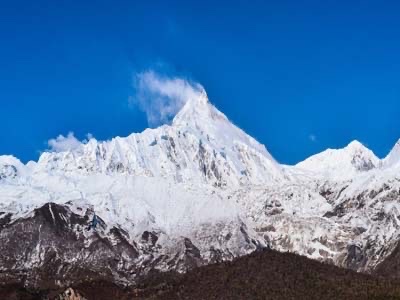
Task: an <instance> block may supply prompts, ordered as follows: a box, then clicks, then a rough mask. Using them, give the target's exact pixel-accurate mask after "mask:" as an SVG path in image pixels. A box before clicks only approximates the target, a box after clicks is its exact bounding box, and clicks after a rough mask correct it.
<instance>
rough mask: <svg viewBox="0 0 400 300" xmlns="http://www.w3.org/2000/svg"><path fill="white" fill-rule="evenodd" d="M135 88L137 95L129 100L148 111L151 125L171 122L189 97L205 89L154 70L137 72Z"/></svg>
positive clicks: (196, 95) (148, 119)
mask: <svg viewBox="0 0 400 300" xmlns="http://www.w3.org/2000/svg"><path fill="white" fill-rule="evenodd" d="M134 88H135V95H134V96H133V97H131V98H130V99H129V102H130V104H131V105H138V106H139V107H140V109H141V110H143V111H144V112H145V113H146V116H147V121H148V123H149V125H150V126H151V127H154V126H158V125H160V124H165V123H169V122H170V121H171V119H172V118H173V117H174V116H175V115H176V113H177V112H178V111H179V110H180V109H181V108H182V107H183V105H184V104H185V103H186V102H187V101H188V100H189V99H191V98H194V97H198V96H199V94H200V93H201V92H202V91H204V89H203V87H202V86H201V85H200V84H198V83H194V82H191V81H189V80H187V79H184V78H181V77H169V76H165V75H161V74H159V73H156V72H155V71H152V70H150V71H146V72H141V73H138V74H136V76H135V78H134Z"/></svg>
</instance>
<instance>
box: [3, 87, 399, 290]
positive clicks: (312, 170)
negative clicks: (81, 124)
mask: <svg viewBox="0 0 400 300" xmlns="http://www.w3.org/2000/svg"><path fill="white" fill-rule="evenodd" d="M399 149H400V147H399V144H397V145H396V146H395V148H394V149H393V150H392V152H391V153H390V154H389V155H388V157H387V158H385V159H384V160H380V159H379V158H377V157H376V156H375V155H374V154H373V153H372V151H370V150H369V149H367V148H366V147H364V146H363V145H362V144H361V143H359V142H352V143H350V144H349V145H348V146H347V147H345V148H343V149H338V150H331V149H329V150H326V151H324V152H322V153H320V154H317V155H314V156H312V157H310V158H308V159H307V160H305V161H304V162H301V163H299V164H297V165H296V166H283V165H280V164H279V163H277V162H276V161H275V160H274V158H273V157H272V156H271V155H270V153H269V152H268V151H267V149H266V148H265V147H264V146H263V145H261V144H260V143H258V142H257V141H256V140H254V139H253V138H252V137H250V136H248V135H247V134H246V133H245V132H243V131H242V130H241V129H239V128H238V127H236V126H235V125H233V124H232V123H231V122H230V121H229V120H228V118H227V117H226V116H225V115H224V114H223V113H221V112H220V111H218V110H217V109H216V108H215V107H214V106H213V105H212V104H211V103H210V102H209V100H208V98H207V95H206V94H205V93H204V92H203V93H200V94H196V95H193V97H192V98H190V99H188V101H187V102H186V104H185V105H184V106H183V108H182V109H181V110H180V112H179V113H178V114H177V115H176V116H175V118H174V119H173V121H172V124H171V125H164V126H161V127H159V128H156V129H146V130H145V131H144V132H142V133H137V134H136V133H135V134H132V135H130V136H128V137H125V138H121V137H117V138H114V139H112V140H110V141H104V142H100V141H97V140H95V139H93V138H92V139H90V140H89V141H88V142H87V143H82V145H80V146H79V147H77V148H74V149H73V150H68V151H64V152H45V153H43V154H42V155H41V157H40V159H39V161H38V162H37V163H36V162H30V163H28V164H27V165H23V164H22V163H21V162H20V161H19V160H18V159H16V158H14V157H12V156H1V157H0V253H2V254H1V255H0V271H1V272H0V278H2V277H1V276H7V278H8V279H7V280H9V279H10V278H13V280H24V283H25V285H27V286H52V285H57V286H58V285H68V284H69V283H70V282H74V281H76V280H79V278H80V277H82V276H83V277H85V278H87V277H95V278H100V279H107V280H112V281H115V282H117V283H126V284H128V283H133V282H135V281H136V280H137V279H138V278H140V277H141V276H145V275H146V274H147V273H149V272H152V271H154V270H161V271H164V270H177V271H180V272H183V271H185V270H187V269H188V268H192V267H195V266H199V265H203V264H208V263H211V262H216V261H222V260H230V259H232V258H234V257H237V256H240V255H244V254H247V253H250V252H252V251H256V250H257V249H260V248H263V247H272V248H274V249H277V250H280V251H292V252H296V253H299V254H302V255H307V256H309V257H311V258H314V259H318V260H324V261H330V262H332V263H335V264H337V265H341V266H346V267H349V268H352V269H355V270H360V271H371V270H373V269H375V268H376V267H377V266H379V264H381V263H382V262H383V261H384V260H385V259H386V258H387V257H388V256H389V255H390V254H391V253H392V252H393V250H394V249H395V248H396V247H397V245H398V241H399V237H400V219H399V217H398V216H400V204H399V200H400V196H399V195H400V176H399V175H398V174H399V173H398V168H397V167H396V166H397V165H398V161H399V153H400V152H399ZM94 214H96V215H97V217H98V219H99V225H98V228H97V229H96V230H87V226H88V224H89V221H90V220H91V219H92V217H93V215H94ZM21 241H22V242H21ZM50 270H51V271H50ZM54 270H56V271H54ZM4 274H6V275H4ZM2 279H4V278H2ZM4 280H5V279H4Z"/></svg>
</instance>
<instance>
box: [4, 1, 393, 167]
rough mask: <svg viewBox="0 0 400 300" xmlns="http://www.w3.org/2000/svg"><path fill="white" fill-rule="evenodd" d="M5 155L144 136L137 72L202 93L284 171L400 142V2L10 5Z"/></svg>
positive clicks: (25, 156) (34, 154) (32, 155)
mask: <svg viewBox="0 0 400 300" xmlns="http://www.w3.org/2000/svg"><path fill="white" fill-rule="evenodd" d="M0 41H1V46H0V112H1V121H0V122H1V123H0V124H1V127H0V154H14V155H16V156H17V157H19V158H20V159H22V160H23V161H27V160H30V159H37V158H38V156H39V153H40V151H43V150H44V149H46V148H47V147H48V146H47V141H48V140H49V139H51V138H54V137H56V136H58V135H59V134H63V135H67V134H68V132H71V131H72V132H74V133H75V135H76V136H77V137H78V138H79V139H84V138H85V135H86V134H87V133H91V134H93V135H94V136H95V137H96V138H97V139H100V140H104V139H109V138H112V137H114V136H117V135H119V136H125V135H128V134H130V133H132V132H140V131H142V130H143V129H144V128H145V127H147V120H146V115H145V113H143V112H142V111H141V110H140V109H139V108H138V107H135V106H132V105H129V99H130V97H132V96H133V95H134V94H135V91H134V88H133V78H134V76H135V74H137V73H138V72H142V71H143V70H148V69H158V70H160V71H161V72H163V73H166V74H171V75H174V76H183V77H185V78H190V79H192V80H194V81H197V82H199V83H201V84H202V85H203V86H204V87H205V89H206V90H207V93H208V95H209V98H210V99H211V101H212V102H213V103H214V104H215V105H216V106H217V107H218V108H219V109H220V110H221V111H223V112H224V113H225V114H226V115H227V116H228V117H229V118H230V119H231V120H233V122H234V123H235V124H237V125H238V126H240V127H241V128H243V129H244V130H245V131H247V132H248V133H249V134H251V135H252V136H254V137H255V138H257V139H258V140H259V141H260V142H262V143H264V144H265V145H266V146H267V148H268V149H269V150H270V152H271V153H272V154H273V155H274V157H275V158H276V159H277V160H278V161H280V162H283V163H295V162H297V161H300V160H302V159H304V158H306V157H307V156H309V155H311V154H314V153H317V152H319V151H322V150H324V149H326V148H328V147H331V148H335V147H342V146H344V145H346V144H347V143H348V142H350V141H351V140H353V139H358V140H360V141H361V142H363V143H364V144H366V145H367V146H368V147H369V148H370V149H372V150H373V151H374V152H375V153H376V154H377V155H378V156H381V157H382V156H384V155H386V153H387V152H388V151H389V150H390V148H391V147H392V146H393V145H394V143H395V142H396V141H397V140H398V139H399V138H400V118H399V115H400V55H399V53H400V4H399V3H398V2H397V1H368V0H363V1H226V2H224V1H209V2H208V1H196V3H195V1H179V2H174V1H18V0H17V1H8V3H6V1H2V2H0Z"/></svg>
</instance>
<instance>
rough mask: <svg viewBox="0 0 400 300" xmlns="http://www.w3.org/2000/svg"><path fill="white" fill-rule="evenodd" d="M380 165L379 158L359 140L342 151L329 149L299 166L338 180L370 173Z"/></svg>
mask: <svg viewBox="0 0 400 300" xmlns="http://www.w3.org/2000/svg"><path fill="white" fill-rule="evenodd" d="M379 165H380V160H379V158H378V157H376V156H375V154H374V153H373V152H372V151H371V150H370V149H368V148H367V147H365V146H364V145H363V144H362V143H360V142H359V141H357V140H354V141H352V142H350V143H349V144H348V145H347V146H346V147H344V148H342V149H328V150H326V151H323V152H321V153H319V154H316V155H313V156H311V157H309V158H308V159H306V160H305V161H303V162H300V163H298V164H297V166H298V167H300V168H302V169H306V170H310V171H313V172H318V173H323V174H325V175H328V176H332V177H338V178H344V177H346V176H347V177H348V176H353V175H355V174H357V173H359V172H365V171H369V170H372V169H374V168H376V167H378V166H379Z"/></svg>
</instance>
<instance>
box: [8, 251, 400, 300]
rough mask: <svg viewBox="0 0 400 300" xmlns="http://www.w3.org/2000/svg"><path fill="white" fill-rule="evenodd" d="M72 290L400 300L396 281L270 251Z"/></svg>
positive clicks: (114, 295)
mask: <svg viewBox="0 0 400 300" xmlns="http://www.w3.org/2000/svg"><path fill="white" fill-rule="evenodd" d="M73 288H74V289H75V290H76V291H79V292H80V294H81V295H82V296H83V297H84V298H86V299H88V300H92V299H93V300H94V299H96V300H103V299H104V300H110V299H118V300H123V299H132V300H134V299H154V300H161V299H167V300H168V299H188V300H189V299H190V300H197V299H199V300H200V299H204V300H206V299H207V300H208V299H219V300H220V299H221V300H223V299H255V300H256V299H283V300H285V299H318V300H320V299H382V300H383V299H400V281H399V280H397V279H386V278H384V277H378V276H373V275H367V274H359V273H355V272H353V271H350V270H346V269H341V268H337V267H335V266H332V265H328V264H323V263H319V262H317V261H314V260H310V259H307V258H305V257H301V256H298V255H295V254H290V253H279V252H276V251H272V250H265V251H261V252H256V253H253V254H251V255H248V256H245V257H241V258H238V259H236V260H234V261H233V262H224V263H220V264H214V265H209V266H205V267H200V268H197V269H194V270H192V271H190V272H188V273H187V274H185V275H178V274H176V273H164V274H153V275H151V276H149V277H148V278H146V280H144V281H143V282H142V284H140V285H139V286H137V287H136V288H129V289H126V288H121V287H118V286H116V285H115V284H112V283H107V282H91V281H90V280H89V281H85V282H82V283H81V284H79V285H77V286H74V287H73ZM59 292H61V291H59ZM46 293H47V295H48V296H50V298H54V295H57V292H56V291H51V292H49V291H47V292H46V291H36V292H33V291H31V292H29V293H28V291H24V290H23V289H18V286H17V285H14V286H12V287H8V288H5V287H3V288H0V299H7V300H8V299H45V295H46ZM57 299H59V298H57Z"/></svg>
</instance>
